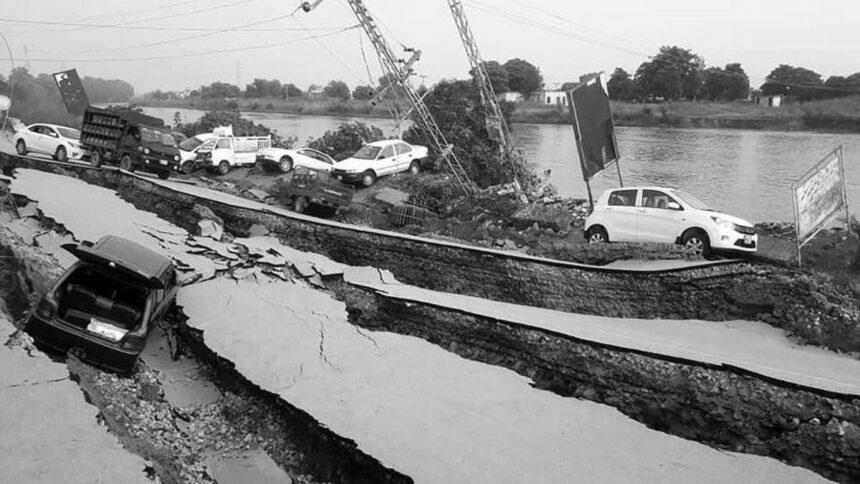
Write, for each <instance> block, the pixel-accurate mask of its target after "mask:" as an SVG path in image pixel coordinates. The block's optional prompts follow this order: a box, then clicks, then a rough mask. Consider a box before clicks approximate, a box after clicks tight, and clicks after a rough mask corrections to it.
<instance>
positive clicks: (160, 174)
mask: <svg viewBox="0 0 860 484" xmlns="http://www.w3.org/2000/svg"><path fill="white" fill-rule="evenodd" d="M156 175H158V178H161V179H162V180H167V179H168V178H170V171H169V170H159V171H158V173H156Z"/></svg>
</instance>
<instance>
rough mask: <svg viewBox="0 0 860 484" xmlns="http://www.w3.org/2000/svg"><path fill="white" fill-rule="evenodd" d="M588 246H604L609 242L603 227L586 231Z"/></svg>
mask: <svg viewBox="0 0 860 484" xmlns="http://www.w3.org/2000/svg"><path fill="white" fill-rule="evenodd" d="M587 238H588V243H589V244H605V243H608V242H609V235H607V234H606V229H604V228H603V227H591V228H590V229H588V234H587Z"/></svg>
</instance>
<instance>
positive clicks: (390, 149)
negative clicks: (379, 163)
mask: <svg viewBox="0 0 860 484" xmlns="http://www.w3.org/2000/svg"><path fill="white" fill-rule="evenodd" d="M392 156H394V146H392V145H388V146H386V147H385V148H382V154H381V156H380V157H381V158H391V157H392Z"/></svg>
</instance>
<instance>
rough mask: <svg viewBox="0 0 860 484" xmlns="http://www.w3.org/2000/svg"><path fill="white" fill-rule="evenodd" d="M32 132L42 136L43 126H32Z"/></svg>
mask: <svg viewBox="0 0 860 484" xmlns="http://www.w3.org/2000/svg"><path fill="white" fill-rule="evenodd" d="M30 131H32V132H34V133H37V134H42V126H40V125H36V126H30Z"/></svg>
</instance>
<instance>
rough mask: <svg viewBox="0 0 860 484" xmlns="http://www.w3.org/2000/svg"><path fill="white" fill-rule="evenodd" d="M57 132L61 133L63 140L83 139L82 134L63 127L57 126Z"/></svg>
mask: <svg viewBox="0 0 860 484" xmlns="http://www.w3.org/2000/svg"><path fill="white" fill-rule="evenodd" d="M57 131H59V132H60V135H61V136H62V137H63V138H68V139H81V132H80V131H78V130H76V129H74V128H64V127H62V126H57Z"/></svg>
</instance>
